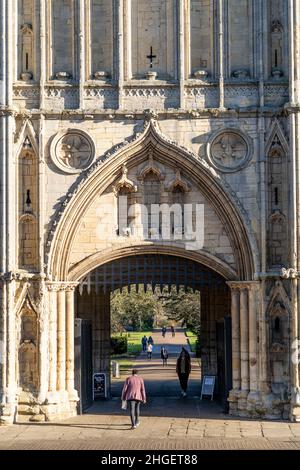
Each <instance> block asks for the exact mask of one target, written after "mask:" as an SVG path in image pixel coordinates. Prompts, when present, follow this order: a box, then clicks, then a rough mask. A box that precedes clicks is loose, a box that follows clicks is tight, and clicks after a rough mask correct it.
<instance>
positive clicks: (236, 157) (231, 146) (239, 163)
mask: <svg viewBox="0 0 300 470" xmlns="http://www.w3.org/2000/svg"><path fill="white" fill-rule="evenodd" d="M251 154H252V142H251V140H250V138H249V137H247V136H245V135H244V134H242V133H241V132H240V131H239V130H236V129H226V130H222V131H218V132H217V133H214V134H213V135H212V136H211V138H210V141H209V142H208V144H207V155H208V158H209V160H210V162H211V164H212V165H213V166H214V167H215V168H216V169H218V170H221V171H223V172H227V173H230V172H234V171H238V170H240V169H241V168H243V167H244V166H246V165H247V163H248V162H249V160H250V157H251Z"/></svg>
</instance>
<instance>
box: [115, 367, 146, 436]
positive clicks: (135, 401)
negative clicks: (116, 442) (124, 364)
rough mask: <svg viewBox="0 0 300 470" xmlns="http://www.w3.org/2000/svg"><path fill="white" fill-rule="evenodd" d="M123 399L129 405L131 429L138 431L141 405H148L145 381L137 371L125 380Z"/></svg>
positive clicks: (134, 370)
mask: <svg viewBox="0 0 300 470" xmlns="http://www.w3.org/2000/svg"><path fill="white" fill-rule="evenodd" d="M121 398H122V400H125V401H127V402H128V403H129V409H130V419H131V429H136V428H137V427H138V426H139V425H140V405H141V403H146V392H145V385H144V380H143V379H142V377H139V376H138V371H137V370H136V369H133V371H132V375H131V377H127V379H126V380H125V383H124V386H123V390H122V397H121Z"/></svg>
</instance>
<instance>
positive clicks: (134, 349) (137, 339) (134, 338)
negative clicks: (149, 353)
mask: <svg viewBox="0 0 300 470" xmlns="http://www.w3.org/2000/svg"><path fill="white" fill-rule="evenodd" d="M151 334H152V331H130V333H127V338H128V354H129V355H130V356H131V355H133V356H138V355H139V354H140V352H141V351H142V343H141V341H142V337H143V336H144V335H146V336H147V338H148V337H149V336H150V335H151Z"/></svg>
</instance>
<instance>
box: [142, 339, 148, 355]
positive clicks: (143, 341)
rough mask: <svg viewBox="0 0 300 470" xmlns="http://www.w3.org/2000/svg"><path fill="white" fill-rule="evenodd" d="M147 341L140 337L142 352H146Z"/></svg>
mask: <svg viewBox="0 0 300 470" xmlns="http://www.w3.org/2000/svg"><path fill="white" fill-rule="evenodd" d="M147 341H148V340H147V336H146V335H144V336H143V337H142V347H143V352H146V351H147Z"/></svg>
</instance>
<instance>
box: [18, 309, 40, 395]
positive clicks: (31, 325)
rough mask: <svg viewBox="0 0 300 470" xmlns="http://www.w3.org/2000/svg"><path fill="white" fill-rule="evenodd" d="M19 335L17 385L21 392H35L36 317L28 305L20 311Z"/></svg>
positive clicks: (36, 387)
mask: <svg viewBox="0 0 300 470" xmlns="http://www.w3.org/2000/svg"><path fill="white" fill-rule="evenodd" d="M19 336H20V339H19V348H18V364H19V379H18V385H19V388H20V389H21V390H22V391H23V392H36V391H37V389H38V350H37V341H38V328H37V317H36V314H35V313H34V312H33V311H32V310H31V309H30V308H29V307H28V306H25V307H24V308H23V309H22V311H21V315H20V325H19Z"/></svg>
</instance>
